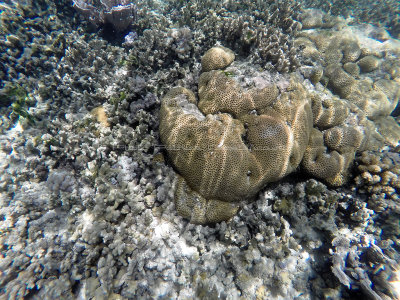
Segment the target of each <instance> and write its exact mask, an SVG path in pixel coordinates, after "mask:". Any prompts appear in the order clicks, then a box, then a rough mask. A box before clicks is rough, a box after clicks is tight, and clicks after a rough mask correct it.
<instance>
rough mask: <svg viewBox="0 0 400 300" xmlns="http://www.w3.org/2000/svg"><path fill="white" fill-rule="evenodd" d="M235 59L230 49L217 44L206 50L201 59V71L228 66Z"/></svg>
mask: <svg viewBox="0 0 400 300" xmlns="http://www.w3.org/2000/svg"><path fill="white" fill-rule="evenodd" d="M234 60H235V54H234V53H233V51H232V50H230V49H228V48H226V47H222V46H217V47H213V48H211V49H210V50H208V51H207V52H206V53H205V54H204V56H203V57H202V59H201V66H202V68H203V72H208V71H211V70H218V69H223V68H225V67H227V66H229V65H230V64H231V63H232V62H233V61H234Z"/></svg>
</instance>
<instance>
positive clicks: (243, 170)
mask: <svg viewBox="0 0 400 300" xmlns="http://www.w3.org/2000/svg"><path fill="white" fill-rule="evenodd" d="M278 94H279V92H278V89H277V88H276V87H274V86H270V87H266V88H264V89H251V90H249V91H244V90H242V88H241V87H240V86H239V85H238V83H236V81H235V80H233V79H231V78H229V77H227V76H226V75H225V74H224V73H223V72H221V71H211V72H206V73H203V74H202V76H201V77H200V80H199V98H200V99H199V105H198V106H199V109H198V108H197V106H195V105H194V101H195V97H194V95H193V93H192V92H190V91H188V90H186V89H184V88H175V89H172V90H171V91H170V92H169V93H168V94H167V95H166V96H165V97H164V99H163V101H162V106H161V112H160V113H161V115H160V134H161V140H162V142H163V143H164V144H165V145H166V146H167V150H168V155H169V158H170V159H171V162H172V163H173V165H174V167H175V168H176V169H177V171H178V172H179V173H180V174H181V175H182V176H183V177H184V179H185V181H186V183H187V185H188V188H184V186H183V185H182V184H180V185H179V191H178V192H177V194H176V199H175V201H176V205H177V208H178V211H179V213H180V214H181V215H183V216H185V217H187V218H190V219H191V220H192V222H195V223H208V222H218V221H221V220H222V219H224V220H226V219H227V218H229V217H230V216H232V214H234V213H235V209H236V205H234V206H232V207H231V206H230V205H228V204H227V203H229V202H231V203H237V202H239V201H242V200H245V199H251V198H253V197H254V196H255V194H256V193H257V192H258V191H259V190H260V189H261V188H262V187H263V186H265V185H266V184H267V183H268V182H272V181H276V180H279V179H280V178H282V177H283V176H285V175H287V174H288V173H290V172H292V171H294V170H295V169H296V168H297V167H298V165H299V164H300V162H301V159H302V157H303V153H304V151H305V149H306V146H307V144H308V139H309V132H310V130H311V127H312V113H311V107H310V104H309V101H308V99H307V93H306V91H305V90H304V88H303V87H302V86H301V85H300V84H295V83H292V84H291V85H290V86H289V87H288V89H287V91H286V92H283V93H281V94H280V97H279V99H277V98H278V97H277V96H278ZM253 111H254V113H251V112H253ZM189 187H190V190H189ZM183 191H188V192H189V194H188V195H187V196H184V195H183ZM196 193H197V194H196ZM194 195H197V196H194ZM199 195H200V196H201V197H200V196H199ZM195 199H197V200H195ZM221 203H223V205H224V207H225V208H223V209H221V206H220V204H221ZM195 207H196V209H197V210H196V211H195V210H194V208H195ZM209 207H213V209H212V210H210V209H209ZM226 207H231V209H230V210H228V209H227V208H226ZM218 209H220V211H221V213H217V212H218V211H219V210H218ZM228 211H230V212H231V214H229V213H228ZM222 212H224V214H222ZM189 213H190V215H189ZM228 215H229V216H228Z"/></svg>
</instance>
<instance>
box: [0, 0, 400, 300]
mask: <svg viewBox="0 0 400 300" xmlns="http://www.w3.org/2000/svg"><path fill="white" fill-rule="evenodd" d="M71 2H72V1H69V0H68V1H67V0H60V1H48V0H37V1H33V0H23V1H10V0H6V1H3V2H2V3H1V4H0V10H1V14H0V23H1V24H0V25H1V26H0V48H1V49H0V50H1V54H0V56H1V59H0V273H1V276H0V298H1V299H3V298H4V299H22V298H26V299H29V298H32V299H39V298H42V299H137V298H140V299H166V298H167V299H192V298H197V299H241V298H242V299H310V298H318V299H364V298H367V297H370V298H376V299H379V298H381V299H388V298H394V299H395V298H399V296H400V295H399V293H398V290H396V284H398V282H399V277H398V274H399V273H398V269H399V266H398V261H400V257H399V245H400V241H399V234H400V226H399V222H398V220H399V213H398V200H397V199H396V196H395V195H397V191H398V188H397V187H396V180H395V176H393V175H392V174H390V173H389V172H392V173H393V174H395V173H396V172H397V166H398V158H397V157H398V148H397V143H398V140H399V131H398V127H397V126H398V125H397V123H398V118H397V117H396V116H397V115H398V108H397V109H395V110H394V112H392V115H393V117H386V116H381V115H379V116H376V117H372V115H371V118H369V117H367V116H366V115H365V112H363V109H360V107H358V106H357V105H355V104H354V103H351V100H350V99H344V98H340V95H339V93H338V92H337V91H336V90H335V87H334V86H333V85H330V84H329V82H328V80H327V77H326V75H325V74H324V72H325V68H326V65H325V64H324V63H323V61H322V60H321V58H320V57H322V56H323V55H322V52H320V50H319V49H318V48H317V47H315V46H313V47H310V48H308V50H310V54H312V55H313V56H306V55H304V54H303V56H299V52H298V51H299V50H300V49H301V46H296V45H294V44H293V41H294V40H293V39H294V36H295V34H297V33H299V30H300V26H301V25H300V24H299V21H301V22H303V23H304V24H305V23H306V22H305V19H301V18H300V15H299V12H300V6H299V1H285V0H283V1H281V0H279V1H250V0H245V1H240V2H238V1H211V0H200V1H198V0H196V1H169V0H166V1H147V0H138V1H135V7H136V9H135V12H137V18H136V19H135V21H134V23H133V24H132V26H130V28H129V27H128V28H129V30H131V32H127V31H128V30H126V31H122V32H118V31H117V30H110V29H112V28H111V26H101V27H99V28H95V27H94V26H88V22H82V18H81V16H80V15H81V14H80V13H77V12H76V10H75V9H74V8H73V7H72V5H71V4H72V3H71ZM103 2H104V1H103ZM93 3H95V5H96V6H97V7H100V5H101V3H100V2H99V1H93V2H92V4H93ZM325 3H327V2H325ZM332 3H333V2H332ZM360 3H364V2H363V1H360ZM385 3H387V2H386V1H385ZM335 9H339V8H337V7H332V12H334V11H335ZM315 12H316V11H314V13H315ZM355 13H357V12H355ZM311 15H312V14H311ZM315 15H319V16H320V17H321V20H322V24H321V22H319V24H320V27H319V28H321V29H323V30H327V31H330V32H331V33H334V32H335V31H336V30H340V29H345V28H347V25H346V23H345V22H344V21H343V20H344V19H343V18H342V17H335V16H334V17H328V16H324V15H322V16H321V14H320V13H318V14H316V13H315ZM384 17H385V19H382V20H383V21H385V20H388V18H390V19H392V20H396V16H394V15H389V14H388V15H387V16H386V15H385V16H384ZM370 18H374V16H373V15H371V16H370ZM356 21H357V20H356ZM317 23H318V22H317ZM304 24H303V26H304ZM307 26H308V27H310V28H311V27H314V25H312V24H311V25H310V24H308V25H307ZM128 28H127V29H128ZM349 28H352V30H353V31H352V34H351V39H353V40H354V39H360V40H358V41H357V43H358V44H359V46H360V48H361V50H362V53H361V54H360V56H359V58H358V59H357V60H356V61H354V62H351V61H349V62H343V63H342V62H340V64H339V63H338V65H340V66H342V65H343V70H344V71H345V72H347V73H349V74H350V75H351V76H352V78H354V80H356V83H357V86H358V85H359V83H358V81H360V80H362V79H363V80H367V81H369V82H370V83H371V84H374V86H375V85H376V90H377V91H378V88H379V91H383V93H384V94H385V95H388V96H387V98H388V99H394V98H393V97H392V96H393V95H394V94H393V95H392V96H389V94H390V93H392V92H393V87H394V86H395V85H394V84H393V82H392V83H388V81H389V82H391V81H395V82H398V80H399V79H398V74H399V70H400V68H399V61H398V52H397V54H396V52H395V51H393V50H394V48H395V47H397V46H396V41H395V40H393V39H391V38H390V36H389V35H388V33H387V32H386V31H385V30H382V29H379V28H378V29H377V28H372V27H368V26H365V25H363V26H361V27H349ZM349 28H347V30H349ZM355 29H357V30H355ZM364 29H365V30H366V31H367V32H369V38H370V39H368V40H367V43H366V44H370V45H374V47H365V45H364V44H363V43H362V41H363V39H364V38H365V36H366V35H365V30H364ZM311 30H313V29H311ZM311 30H310V31H311ZM319 30H320V29H317V30H314V31H319ZM363 30H364V31H363ZM310 31H308V32H307V31H305V32H302V33H301V35H303V34H304V33H307V34H309V33H310ZM125 34H127V35H126V37H125V38H124V35H125ZM303 37H304V36H303ZM303 40H304V42H305V43H308V45H313V43H314V41H311V40H309V39H308V38H304V39H303ZM320 40H321V42H323V41H324V39H320ZM377 40H378V41H379V43H377ZM124 41H125V42H124ZM374 43H376V44H374ZM221 45H223V46H226V47H229V48H230V49H232V50H233V51H234V53H235V56H236V60H235V61H234V62H232V63H231V64H230V65H229V66H228V67H226V68H225V70H223V71H222V73H223V75H224V77H222V76H221V77H218V76H214V75H216V74H218V73H216V72H215V71H210V72H206V73H203V74H207V73H208V74H209V75H207V76H206V75H204V76H203V75H200V74H201V64H200V60H201V57H202V55H204V53H205V52H206V51H207V50H208V49H210V48H211V47H214V46H221ZM259 45H262V47H259ZM377 45H380V47H381V48H379V47H377ZM257 47H258V48H257ZM321 49H322V48H321ZM340 49H341V50H340V52H341V53H342V54H341V55H344V52H345V50H344V48H340ZM280 50H282V51H280ZM304 50H307V49H304ZM332 50H334V49H332ZM330 53H331V54H332V55H331V57H335V51H330ZM261 54H262V56H261ZM367 56H372V57H373V60H374V61H378V62H379V63H378V67H377V68H376V69H374V68H372V70H371V71H370V72H366V70H368V68H369V65H371V66H373V64H370V63H368V60H367V59H366V62H363V63H366V64H365V66H366V68H367V69H362V68H364V66H363V65H362V63H359V61H360V60H361V59H362V58H364V57H367ZM374 61H372V63H374ZM300 63H301V64H300ZM278 69H279V70H281V72H277V70H278ZM288 71H289V72H290V71H296V72H295V73H294V74H287V73H285V72H288ZM220 73H221V72H220ZM284 73H285V74H284ZM211 74H214V75H213V76H212V77H210V75H211ZM200 76H202V91H201V92H202V95H207V97H208V96H210V97H214V96H215V95H216V93H215V92H216V90H214V87H215V84H216V83H219V82H221V81H220V80H222V79H224V81H223V82H227V83H231V82H232V81H235V82H236V83H235V85H234V86H235V87H236V88H235V89H233V90H232V92H235V93H238V94H239V95H241V97H242V96H243V97H247V99H250V98H251V99H253V100H254V107H258V106H260V104H261V103H263V102H265V100H266V99H265V98H264V96H265V97H267V98H268V99H269V100H267V101H266V102H268V105H267V107H268V108H269V110H272V107H273V105H274V103H278V102H279V101H277V100H279V98H280V97H281V96H285V95H294V94H295V93H297V92H299V94H302V93H303V91H305V92H306V93H307V95H308V96H307V101H309V105H310V106H311V111H312V115H313V118H312V119H313V120H312V122H313V123H314V124H313V127H314V128H313V130H312V131H315V130H318V131H320V132H321V133H322V139H319V141H320V142H322V143H323V144H320V146H321V145H323V147H324V148H323V149H324V151H325V149H326V152H322V153H323V154H324V155H325V154H327V155H331V156H335V155H332V152H333V151H336V152H337V153H338V154H340V155H342V156H344V155H345V153H347V151H350V152H352V153H355V156H356V159H355V161H356V165H355V168H354V169H353V170H351V171H352V172H351V173H350V174H349V175H350V176H352V175H354V174H355V175H356V176H357V177H356V178H355V181H354V180H349V182H348V184H347V185H344V186H341V187H335V188H332V187H330V186H327V185H325V184H324V183H322V182H320V181H319V180H318V179H310V176H309V175H307V174H305V173H303V171H302V169H304V168H303V167H302V164H300V165H299V167H300V168H299V169H296V170H295V171H294V172H292V173H290V174H289V175H288V176H286V177H284V178H282V179H281V180H279V181H278V182H272V183H269V184H268V185H267V186H266V187H265V188H263V189H261V190H260V191H259V193H257V195H256V196H255V198H254V201H252V202H248V203H246V202H245V201H241V202H226V201H224V202H223V203H218V206H214V205H208V206H207V209H208V210H207V209H204V205H205V203H204V202H202V201H203V200H202V199H201V195H199V194H198V193H197V192H195V191H189V190H188V189H189V187H188V185H187V184H186V183H185V181H184V180H183V179H182V178H181V177H180V176H179V175H177V174H176V172H175V171H174V170H173V169H172V168H171V167H170V164H169V163H168V158H167V157H166V156H165V154H166V152H165V151H164V147H163V146H162V145H161V142H160V138H159V121H160V120H159V109H160V99H162V98H163V97H165V95H166V94H167V91H168V90H171V88H172V87H174V86H182V87H183V88H184V90H191V91H194V92H193V93H192V92H188V93H187V95H188V96H189V98H190V101H197V99H196V97H195V98H194V99H193V97H192V96H190V95H198V94H199V93H198V92H199V91H198V88H197V87H198V84H199V78H200ZM303 76H305V77H306V79H304V77H303ZM205 79H207V80H205ZM217 79H218V80H217ZM308 79H310V80H308ZM293 80H294V81H295V85H293ZM381 80H383V81H381ZM298 84H300V86H299V89H294V90H290V89H291V88H292V87H293V86H297V85H298ZM365 84H366V83H365ZM231 87H232V85H231ZM374 89H375V88H374ZM257 90H258V91H263V92H262V93H261V92H257V93H253V92H254V91H257ZM249 91H253V92H252V93H249ZM390 91H391V92H390ZM300 92H301V93H300ZM333 93H335V95H334V94H333ZM228 94H229V95H230V97H231V96H233V94H232V93H228ZM266 95H267V96H266ZM380 97H381V99H383V100H385V98H384V97H382V95H381V96H380ZM189 98H188V99H189ZM188 99H186V100H188ZM220 99H221V101H220V103H224V101H225V100H226V99H225V100H224V98H220ZM376 99H379V97H376ZM183 100H185V99H183ZM286 100H288V101H291V100H290V99H286ZM391 101H392V100H391ZM269 102H270V103H269ZM374 103H376V104H378V101H376V102H374ZM210 104H211V103H208V104H207V105H206V103H205V102H204V107H207V109H209V110H210V111H211V110H212V109H215V108H213V105H210ZM257 105H258V106H257ZM385 105H387V102H386V104H385ZM376 106H377V107H379V106H378V105H375V108H372V110H371V111H373V110H374V109H376ZM239 107H241V106H239ZM388 107H389V106H386V108H385V111H388V110H389V109H388ZM187 108H188V109H189V110H190V112H191V113H195V112H196V111H197V110H195V109H194V106H192V105H189V106H188V107H187ZM228 108H230V106H228ZM242 108H246V106H245V107H243V106H242ZM247 108H249V107H247ZM275 108H276V107H275ZM282 109H283V108H282ZM379 109H380V108H379ZM234 113H235V114H237V115H235V118H233V119H235V120H237V121H238V120H239V118H241V119H243V118H244V117H245V116H240V115H241V113H240V110H239V109H238V106H236V107H234V108H232V110H231V113H230V114H232V115H233V114H234ZM384 114H386V112H385V113H384ZM259 115H260V113H259V112H257V111H253V110H252V111H251V112H250V114H249V115H246V117H248V118H255V117H257V116H259ZM195 116H197V117H199V118H202V114H197V113H195ZM285 126H288V127H289V126H290V124H285ZM239 127H240V126H239ZM349 127H350V128H351V129H356V131H353V130H349V131H347V130H348V129H349ZM245 129H246V128H245ZM360 129H366V130H364V134H365V133H366V132H367V133H369V136H368V139H367V140H366V142H367V141H369V142H370V141H372V144H373V146H374V145H375V147H376V148H377V149H376V151H368V152H361V153H360V151H361V149H362V148H363V147H366V146H367V145H369V144H370V143H369V142H368V143H364V140H363V139H358V138H354V140H353V138H351V139H350V140H349V139H347V141H346V142H345V143H343V142H342V141H340V139H339V140H338V137H340V135H339V134H340V132H342V133H343V134H344V136H351V135H352V134H354V133H357V132H360V131H358V130H360ZM343 130H344V131H343ZM318 137H319V138H320V137H321V134H320V133H318ZM358 137H359V136H358ZM383 138H385V140H383ZM243 142H244V145H246V147H247V146H249V144H248V141H247V140H244V141H243ZM384 143H386V144H388V145H390V146H388V147H385V148H383V149H382V147H381V145H383V144H384ZM328 144H329V147H328ZM321 147H322V146H321ZM354 148H357V150H354ZM342 152H343V153H342ZM363 153H364V154H363ZM322 157H324V156H322ZM314 161H318V160H314ZM376 166H379V167H380V168H381V169H382V170H383V171H380V170H379V168H378V167H376ZM353 171H354V172H353ZM365 172H367V173H368V174H370V175H371V176H372V181H369V180H370V176H369V175H366V176H365V177H366V179H364V178H363V177H362V175H363V174H364V173H365ZM353 173H354V174H353ZM396 174H397V173H396ZM378 177H379V178H380V181H379V182H375V181H374V179H377V178H378ZM386 181H388V182H387V183H386ZM392 188H393V189H395V190H396V191H395V192H394V193H392ZM182 190H184V191H185V192H179V191H182ZM177 193H178V194H180V195H181V196H182V197H185V198H181V200H182V203H184V204H185V205H182V206H180V208H182V210H181V211H180V212H179V214H181V215H184V216H185V218H189V215H192V212H193V211H196V213H197V215H196V216H197V217H198V220H199V221H198V223H202V222H205V221H207V220H206V219H205V216H210V218H211V219H213V220H216V216H215V215H216V214H217V215H219V216H221V219H226V218H228V217H227V215H229V216H231V215H234V216H233V217H232V218H231V219H230V220H229V222H225V221H221V222H219V223H216V224H213V225H212V226H203V225H194V224H191V223H190V222H188V220H185V218H182V217H180V216H179V215H177V213H176V209H179V207H178V205H179V203H177V205H176V206H175V205H174V198H175V195H174V194H177ZM382 194H385V195H382ZM188 198H189V199H188ZM175 200H176V199H175ZM190 201H191V202H190ZM220 202H222V201H220ZM206 204H207V203H206ZM213 204H215V202H214V203H213ZM217 208H218V209H217ZM185 214H186V215H185ZM213 214H214V215H213Z"/></svg>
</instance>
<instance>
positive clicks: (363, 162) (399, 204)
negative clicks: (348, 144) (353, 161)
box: [355, 151, 400, 213]
mask: <svg viewBox="0 0 400 300" xmlns="http://www.w3.org/2000/svg"><path fill="white" fill-rule="evenodd" d="M357 165H358V166H357V169H358V172H359V175H358V176H357V177H356V178H355V181H356V184H357V186H358V187H359V189H360V191H361V192H364V193H367V194H368V195H369V197H368V207H369V208H370V209H373V210H374V211H376V212H382V211H384V210H386V209H387V207H388V206H390V207H391V209H392V211H395V212H397V213H400V198H399V192H400V155H399V153H395V152H389V151H386V152H383V153H379V152H371V151H366V152H363V153H362V155H361V156H360V157H359V158H358V159H357Z"/></svg>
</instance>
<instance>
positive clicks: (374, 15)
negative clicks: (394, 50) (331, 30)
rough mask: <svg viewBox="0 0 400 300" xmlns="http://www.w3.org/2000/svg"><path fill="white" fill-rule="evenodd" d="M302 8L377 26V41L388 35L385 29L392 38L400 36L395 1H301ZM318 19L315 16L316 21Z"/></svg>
mask: <svg viewBox="0 0 400 300" xmlns="http://www.w3.org/2000/svg"><path fill="white" fill-rule="evenodd" d="M301 2H302V5H303V7H306V8H310V7H313V8H320V9H322V10H324V11H325V12H326V13H330V14H332V15H334V16H343V17H345V18H349V17H351V18H352V22H353V23H358V24H360V23H370V24H374V25H376V26H378V27H379V28H378V29H377V31H376V32H377V36H376V37H378V39H379V38H381V37H384V39H386V38H387V37H388V34H387V32H386V30H385V28H387V29H388V30H389V32H390V33H391V34H392V35H393V37H395V38H398V37H399V35H400V17H399V13H400V4H399V1H396V0H382V1H369V0H357V1H356V0H344V1H340V0H322V1H321V0H302V1H301ZM318 18H320V17H319V16H318V17H317V16H316V19H318Z"/></svg>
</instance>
